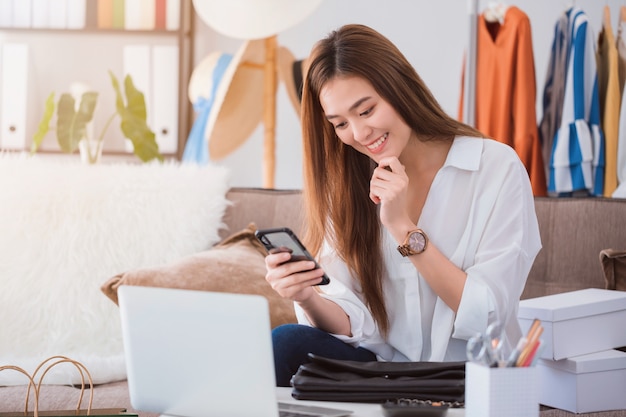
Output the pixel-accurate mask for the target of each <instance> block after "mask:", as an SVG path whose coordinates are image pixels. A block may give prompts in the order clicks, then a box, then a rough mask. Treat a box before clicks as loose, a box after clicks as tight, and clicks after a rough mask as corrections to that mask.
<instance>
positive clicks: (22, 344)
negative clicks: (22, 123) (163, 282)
mask: <svg viewBox="0 0 626 417" xmlns="http://www.w3.org/2000/svg"><path fill="white" fill-rule="evenodd" d="M227 183H228V172H227V170H226V168H223V167H217V166H213V165H208V166H197V165H187V164H179V163H177V162H167V163H163V164H160V163H150V164H130V163H128V164H125V163H116V164H100V165H93V166H89V165H84V164H82V163H80V162H78V157H77V156H76V157H74V158H71V159H59V158H57V159H52V158H50V157H46V156H36V157H25V156H22V155H8V154H0V366H2V365H16V366H20V367H23V368H24V369H26V370H27V371H28V372H32V371H33V370H34V368H35V366H36V365H37V364H39V363H40V362H41V361H42V360H44V359H46V358H47V357H49V356H52V355H64V356H69V357H71V358H72V359H75V360H77V361H79V362H82V363H83V364H84V365H85V366H86V367H87V369H88V370H89V372H90V373H91V375H92V377H93V378H94V382H95V383H105V382H110V381H114V380H121V379H125V378H126V371H125V366H124V356H123V345H122V337H121V330H120V323H119V321H120V320H119V310H118V308H117V306H116V305H115V304H114V303H112V302H111V300H109V299H108V298H106V297H105V296H103V294H102V292H101V291H100V286H101V285H102V283H103V282H105V281H106V280H107V279H109V278H110V277H111V276H113V275H115V274H117V273H119V272H122V271H126V270H129V269H134V268H142V267H148V266H156V265H162V264H166V263H168V262H172V261H174V260H176V259H179V258H181V257H184V256H187V255H190V254H192V253H196V252H199V251H201V250H206V249H208V248H209V247H211V246H212V245H213V244H215V243H216V242H217V241H218V240H219V236H218V230H219V228H220V227H221V225H222V223H221V219H222V216H223V214H224V211H225V209H226V206H227V201H226V198H225V195H226V192H227V190H228V184H227ZM57 368H58V369H57ZM79 381H80V379H79V375H78V372H77V371H76V369H75V368H74V367H73V366H71V365H69V364H63V365H60V366H58V367H56V368H55V371H54V372H53V371H51V372H50V373H49V374H48V375H46V378H45V380H44V382H45V383H77V382H79ZM23 383H26V379H25V377H23V376H22V375H21V374H18V373H17V372H11V371H3V372H0V385H3V384H5V385H9V384H23Z"/></svg>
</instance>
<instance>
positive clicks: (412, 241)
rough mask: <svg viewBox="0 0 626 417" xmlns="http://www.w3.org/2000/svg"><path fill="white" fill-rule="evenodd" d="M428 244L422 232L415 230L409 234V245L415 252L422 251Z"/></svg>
mask: <svg viewBox="0 0 626 417" xmlns="http://www.w3.org/2000/svg"><path fill="white" fill-rule="evenodd" d="M424 246H426V238H425V237H424V235H423V234H421V233H420V232H413V233H411V235H410V236H409V247H410V248H411V250H413V251H415V252H421V251H422V250H424Z"/></svg>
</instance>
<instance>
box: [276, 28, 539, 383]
mask: <svg viewBox="0 0 626 417" xmlns="http://www.w3.org/2000/svg"><path fill="white" fill-rule="evenodd" d="M309 59H310V60H309V62H310V64H309V65H310V66H309V69H308V73H307V76H306V79H305V82H304V89H303V102H302V129H303V141H304V180H305V186H304V197H305V204H306V220H307V227H308V229H307V234H306V236H305V239H304V242H305V244H306V245H307V247H308V249H309V251H311V252H312V253H314V254H316V255H317V257H318V259H319V263H320V265H321V266H322V268H323V270H322V269H320V268H318V269H313V268H314V264H313V263H312V262H308V261H300V262H289V263H286V261H287V260H289V254H286V253H277V254H271V255H269V256H267V258H266V266H267V270H268V272H267V275H266V279H267V281H268V282H269V283H270V284H271V285H272V287H273V288H274V290H276V291H277V292H278V293H279V294H280V295H281V296H283V297H286V298H288V299H291V300H293V301H294V302H295V307H296V313H297V316H298V321H299V323H300V324H299V325H295V324H294V325H286V326H282V327H278V328H276V329H274V331H273V342H274V354H275V363H276V376H277V383H278V385H279V386H288V385H289V379H290V378H291V376H292V375H293V374H294V373H295V371H296V370H297V369H298V366H299V365H300V364H302V363H304V362H306V361H307V353H308V352H312V353H315V354H318V355H321V356H327V357H331V358H337V359H346V360H359V361H369V360H384V361H452V360H465V359H466V352H465V350H466V342H467V340H468V339H469V338H470V337H472V336H474V335H476V334H477V333H484V331H485V330H486V328H487V326H488V325H489V324H490V323H493V322H499V323H501V324H502V325H503V327H504V333H505V336H506V339H505V348H504V350H505V351H507V349H508V350H510V349H511V346H512V345H515V344H516V343H517V341H518V339H519V338H520V337H521V331H520V328H519V325H518V323H517V308H518V303H519V298H520V295H521V293H522V291H523V289H524V285H525V282H526V278H527V276H528V272H529V270H530V267H531V266H532V263H533V261H534V259H535V256H536V255H537V253H538V251H539V249H540V248H541V242H540V238H539V229H538V225H537V218H536V215H535V209H534V200H533V196H532V191H531V188H530V182H529V178H528V174H527V172H526V170H525V168H524V166H523V165H522V163H521V162H520V160H519V158H518V157H517V155H516V153H515V151H514V150H513V149H512V148H511V147H509V146H507V145H504V144H501V143H499V142H497V141H495V140H491V139H485V138H483V137H482V135H481V133H480V132H478V131H476V130H475V129H473V128H471V127H469V126H467V125H464V124H462V123H460V122H458V121H456V120H454V119H452V118H451V117H449V116H448V115H447V114H446V113H445V112H444V111H443V110H442V109H441V107H440V106H439V104H438V103H437V101H436V100H435V99H434V97H433V96H432V94H431V92H430V91H429V89H428V88H427V87H426V85H425V84H424V82H423V81H422V80H421V78H420V77H419V76H418V74H417V73H416V72H415V70H414V69H413V67H412V66H411V65H410V63H409V62H408V61H407V60H406V58H405V57H404V56H403V55H402V53H401V52H400V51H399V50H398V49H397V48H396V47H395V46H394V45H393V44H392V43H391V42H390V41H389V40H388V39H386V38H385V37H383V36H382V35H381V34H379V33H377V32H376V31H374V30H372V29H370V28H368V27H366V26H362V25H347V26H344V27H341V28H340V29H338V30H337V31H334V32H332V33H331V34H330V35H329V36H328V37H327V38H325V39H323V40H321V41H319V42H318V43H317V44H316V45H315V47H314V48H313V51H312V53H311V56H310V58H309ZM324 272H326V274H327V275H328V276H329V277H330V278H331V282H330V284H329V285H327V286H324V287H316V286H315V284H318V283H319V282H320V279H321V276H322V274H323V273H324Z"/></svg>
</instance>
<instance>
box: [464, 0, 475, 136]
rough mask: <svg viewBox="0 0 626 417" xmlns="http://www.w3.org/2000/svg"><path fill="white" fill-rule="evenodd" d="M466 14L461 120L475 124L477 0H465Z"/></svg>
mask: <svg viewBox="0 0 626 417" xmlns="http://www.w3.org/2000/svg"><path fill="white" fill-rule="evenodd" d="M467 14H468V18H469V36H468V37H467V39H468V46H467V57H466V59H465V74H466V76H465V82H464V86H465V87H464V88H465V91H464V93H463V97H464V100H463V119H464V120H463V121H464V122H465V123H467V124H468V125H470V126H475V124H476V116H475V114H474V113H475V107H476V41H477V39H476V30H477V23H478V0H467Z"/></svg>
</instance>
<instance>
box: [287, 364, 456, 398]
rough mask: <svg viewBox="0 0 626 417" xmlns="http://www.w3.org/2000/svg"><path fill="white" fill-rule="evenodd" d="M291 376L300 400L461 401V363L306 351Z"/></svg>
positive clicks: (293, 391) (295, 393)
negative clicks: (303, 360)
mask: <svg viewBox="0 0 626 417" xmlns="http://www.w3.org/2000/svg"><path fill="white" fill-rule="evenodd" d="M309 358H310V359H311V362H310V363H307V364H303V365H301V366H300V368H299V369H298V371H297V372H296V374H295V375H294V376H293V378H292V379H291V384H292V386H293V390H292V396H293V397H294V398H296V399H301V400H319V401H347V402H386V401H395V400H398V399H415V400H430V401H446V402H463V401H464V397H465V362H378V361H371V362H358V361H346V360H337V359H330V358H325V357H322V356H318V355H313V354H309Z"/></svg>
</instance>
